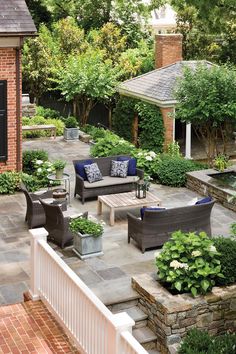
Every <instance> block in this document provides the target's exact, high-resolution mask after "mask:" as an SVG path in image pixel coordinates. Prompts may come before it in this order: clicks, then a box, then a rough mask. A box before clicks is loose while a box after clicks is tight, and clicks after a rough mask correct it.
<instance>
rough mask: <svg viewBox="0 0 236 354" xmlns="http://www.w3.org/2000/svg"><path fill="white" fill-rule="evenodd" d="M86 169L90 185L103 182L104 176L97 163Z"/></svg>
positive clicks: (85, 167)
mask: <svg viewBox="0 0 236 354" xmlns="http://www.w3.org/2000/svg"><path fill="white" fill-rule="evenodd" d="M84 169H85V173H86V176H87V179H88V181H89V183H94V182H97V181H101V180H102V174H101V171H100V170H99V168H98V165H97V163H96V162H95V163H92V164H90V165H84Z"/></svg>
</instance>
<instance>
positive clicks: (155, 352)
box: [148, 349, 160, 354]
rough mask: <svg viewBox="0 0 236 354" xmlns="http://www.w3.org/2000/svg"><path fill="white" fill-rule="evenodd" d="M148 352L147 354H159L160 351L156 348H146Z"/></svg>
mask: <svg viewBox="0 0 236 354" xmlns="http://www.w3.org/2000/svg"><path fill="white" fill-rule="evenodd" d="M148 353H149V354H160V352H159V351H158V350H157V349H151V350H148Z"/></svg>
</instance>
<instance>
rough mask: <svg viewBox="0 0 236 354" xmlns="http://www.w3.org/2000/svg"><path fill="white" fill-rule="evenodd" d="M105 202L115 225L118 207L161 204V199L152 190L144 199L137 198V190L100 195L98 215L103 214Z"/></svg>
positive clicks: (112, 223) (111, 221) (111, 220)
mask: <svg viewBox="0 0 236 354" xmlns="http://www.w3.org/2000/svg"><path fill="white" fill-rule="evenodd" d="M103 204H104V205H106V206H108V207H109V208H110V225H111V226H113V225H114V224H115V210H116V209H121V208H129V207H130V208H132V207H133V208H134V207H138V206H139V207H143V206H153V205H161V200H160V199H159V198H158V197H156V196H155V195H154V194H152V193H150V192H147V196H146V198H143V199H138V198H136V197H135V192H128V193H118V194H108V195H100V196H99V197H98V204H97V214H98V215H101V214H102V205H103Z"/></svg>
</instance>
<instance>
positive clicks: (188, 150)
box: [185, 123, 192, 159]
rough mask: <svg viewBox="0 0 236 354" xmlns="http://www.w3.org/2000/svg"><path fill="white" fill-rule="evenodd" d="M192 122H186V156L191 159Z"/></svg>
mask: <svg viewBox="0 0 236 354" xmlns="http://www.w3.org/2000/svg"><path fill="white" fill-rule="evenodd" d="M191 131H192V129H191V123H186V138H185V158H186V159H191V158H192V157H191Z"/></svg>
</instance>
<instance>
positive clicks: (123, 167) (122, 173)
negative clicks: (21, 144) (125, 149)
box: [111, 160, 129, 178]
mask: <svg viewBox="0 0 236 354" xmlns="http://www.w3.org/2000/svg"><path fill="white" fill-rule="evenodd" d="M128 165H129V161H128V160H127V161H115V160H112V161H111V177H122V178H126V177H127V172H128Z"/></svg>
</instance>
